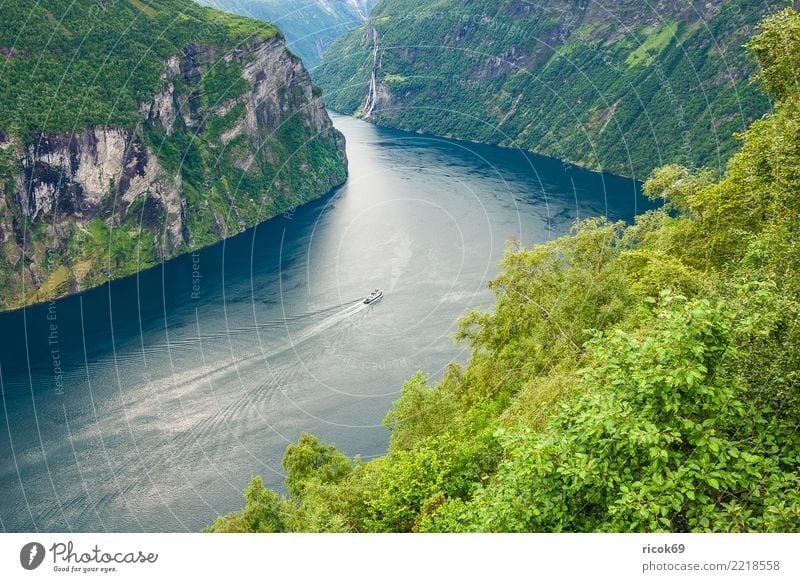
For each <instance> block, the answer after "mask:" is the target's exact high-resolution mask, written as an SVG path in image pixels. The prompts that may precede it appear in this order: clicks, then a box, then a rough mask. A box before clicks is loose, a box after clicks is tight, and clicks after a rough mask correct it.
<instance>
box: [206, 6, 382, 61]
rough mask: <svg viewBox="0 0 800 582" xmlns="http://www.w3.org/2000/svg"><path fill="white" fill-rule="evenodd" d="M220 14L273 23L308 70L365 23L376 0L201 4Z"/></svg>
mask: <svg viewBox="0 0 800 582" xmlns="http://www.w3.org/2000/svg"><path fill="white" fill-rule="evenodd" d="M198 2H200V3H201V4H205V5H207V6H213V7H214V8H218V9H220V10H225V11H228V12H233V13H235V14H241V15H243V16H249V17H251V18H258V19H261V20H267V21H269V22H274V23H275V24H276V25H277V26H279V27H280V29H281V30H282V31H283V32H284V34H285V35H286V42H287V45H288V47H289V49H290V50H292V51H293V52H295V53H296V54H297V56H299V57H300V58H301V59H303V63H304V64H305V65H306V67H307V68H308V69H309V70H313V69H314V67H316V66H317V65H318V64H319V61H320V59H321V58H322V54H323V52H324V51H325V49H327V48H328V46H329V45H330V44H331V43H332V42H333V41H334V40H335V39H336V38H338V37H339V36H340V35H342V34H343V33H345V32H347V31H349V30H352V29H353V28H356V27H357V26H359V25H361V24H363V23H364V22H366V20H367V18H368V17H369V12H370V10H371V9H372V6H373V5H374V4H375V2H376V0H198Z"/></svg>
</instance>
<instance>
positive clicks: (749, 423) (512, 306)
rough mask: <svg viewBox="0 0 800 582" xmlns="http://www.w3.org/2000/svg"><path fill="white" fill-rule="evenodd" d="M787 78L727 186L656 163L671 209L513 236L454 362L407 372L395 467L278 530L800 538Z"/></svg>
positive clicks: (295, 503)
mask: <svg viewBox="0 0 800 582" xmlns="http://www.w3.org/2000/svg"><path fill="white" fill-rule="evenodd" d="M774 22H775V21H772V20H770V21H767V23H766V24H765V26H764V32H763V33H762V35H766V36H758V37H756V38H755V39H754V40H753V41H752V43H751V45H753V46H762V44H763V43H764V42H767V40H768V39H769V38H770V35H771V34H774V31H771V29H770V26H771V24H770V23H773V24H774ZM780 22H782V23H784V25H786V26H789V27H790V28H791V30H783V31H782V32H781V34H782V35H788V36H789V37H793V35H794V34H795V32H796V31H794V28H792V27H800V21H799V20H798V19H797V18H796V15H795V14H794V13H787V14H784V15H783V16H781V20H780ZM799 29H800V28H799ZM774 50H778V49H777V48H774ZM760 59H761V62H762V63H771V62H773V61H772V58H771V56H770V55H769V54H766V55H762V56H761V57H760ZM780 87H787V85H785V84H781V85H780ZM788 87H789V89H790V91H789V92H788V93H787V94H786V95H785V96H783V97H782V98H780V99H779V101H778V102H777V103H776V107H775V112H774V113H773V114H771V115H769V116H765V117H764V119H762V120H761V121H758V122H755V123H754V124H753V125H752V126H751V127H750V129H749V130H747V131H746V132H745V133H744V134H743V135H742V136H741V139H742V142H743V145H742V148H741V150H740V151H739V152H738V153H737V154H735V155H734V156H733V158H732V159H731V160H730V162H729V163H728V166H727V170H726V172H725V174H724V175H723V176H722V177H721V178H720V179H718V180H716V181H715V179H714V177H713V176H714V173H713V172H710V171H707V170H699V171H697V170H689V169H687V168H684V167H682V166H679V165H672V166H667V167H664V168H661V169H659V170H657V171H655V172H654V173H653V175H652V177H651V179H650V180H649V181H648V182H647V184H646V185H645V192H646V193H647V195H648V196H650V197H651V198H654V199H663V200H664V201H665V205H664V207H663V208H661V209H659V210H655V211H651V212H648V213H646V214H644V215H642V216H639V217H637V219H636V222H635V224H633V225H624V224H621V223H618V224H615V223H609V222H608V221H605V220H601V219H592V220H588V221H584V222H582V223H579V224H578V225H576V227H575V229H574V231H573V233H572V235H571V236H568V237H564V238H562V239H558V240H555V241H551V242H549V243H547V244H544V245H540V246H537V247H534V248H532V249H525V248H521V247H520V246H519V245H517V244H514V243H512V244H510V245H509V248H508V250H507V252H506V256H505V258H504V260H503V271H502V272H501V274H500V275H499V276H498V277H497V278H496V279H495V280H494V281H493V282H492V283H491V284H490V287H491V289H492V291H493V292H494V294H495V297H496V301H495V305H494V308H493V309H492V310H491V311H475V312H472V313H469V314H467V315H466V316H465V317H464V318H462V320H461V321H460V325H459V330H458V333H457V337H458V339H459V340H460V341H462V342H465V343H466V344H467V345H468V346H469V347H470V348H472V354H471V357H470V360H469V363H468V364H467V366H466V367H465V368H463V369H462V368H461V367H460V366H458V365H455V364H452V365H451V366H450V368H449V369H448V370H447V372H446V373H445V374H444V377H443V378H442V379H441V380H440V381H439V382H438V383H437V384H435V385H433V386H431V385H430V384H429V381H428V378H427V377H426V376H425V375H423V374H421V373H419V374H417V375H416V376H414V377H413V378H412V379H410V380H409V381H408V382H406V384H405V385H404V387H403V391H402V395H401V397H400V399H399V400H398V401H397V402H396V403H395V407H394V409H393V410H392V411H391V412H390V413H389V414H388V415H387V418H386V424H387V426H388V427H389V429H390V430H391V433H392V434H391V442H390V447H389V451H388V453H387V455H386V456H384V457H381V458H378V459H375V460H372V461H370V462H368V463H365V464H358V465H357V466H355V467H354V469H353V470H352V471H350V472H349V473H347V475H346V476H345V477H344V478H342V479H341V480H340V481H338V482H336V483H333V482H332V481H331V480H328V481H326V482H325V483H324V484H322V485H321V486H318V487H316V488H313V489H312V488H308V487H306V488H305V489H304V492H303V493H301V494H300V495H299V496H293V498H292V501H291V504H288V505H287V504H284V505H283V506H282V507H284V508H285V509H286V511H287V515H288V517H287V518H286V520H285V523H287V524H289V525H288V529H290V530H292V531H319V529H320V528H326V527H330V528H331V530H335V531H427V532H443V531H609V532H618V531H625V532H629V531H636V532H662V531H693V532H706V531H712V532H739V531H749V532H786V531H790V532H796V531H800V433H798V431H797V427H798V425H799V424H800V325H798V323H800V242H798V241H800V203H799V202H798V200H799V199H798V192H800V173H798V168H800V159H798V155H800V153H799V152H800V108H799V107H798V102H799V101H800V93H798V91H797V89H796V88H794V89H793V88H791V87H790V86H788ZM304 438H306V437H304ZM341 462H342V463H343V464H344V461H341ZM323 465H324V463H323ZM304 474H305V473H304ZM294 475H295V473H294V470H292V471H290V474H289V475H288V476H287V483H290V482H292V481H291V480H292V479H294V478H295V476H294ZM312 481H314V479H312ZM316 481H320V480H316ZM296 491H297V490H296ZM337 500H344V501H337Z"/></svg>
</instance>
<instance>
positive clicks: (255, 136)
mask: <svg viewBox="0 0 800 582" xmlns="http://www.w3.org/2000/svg"><path fill="white" fill-rule="evenodd" d="M2 8H3V23H2V26H0V309H8V308H13V307H18V306H21V305H25V304H29V303H32V302H37V301H44V300H49V299H52V298H55V297H59V296H63V295H65V294H68V293H71V292H75V291H79V290H82V289H86V288H89V287H91V286H94V285H98V284H100V283H103V282H104V281H107V280H109V279H113V278H118V277H122V276H125V275H130V274H132V273H135V272H137V271H139V270H142V269H144V268H147V267H150V266H153V265H155V264H158V263H159V262H160V261H162V260H164V259H167V258H170V257H172V256H175V255H177V254H179V253H182V252H186V251H189V250H191V249H194V248H199V247H201V246H204V245H208V244H210V243H213V242H216V241H218V240H220V239H222V238H224V237H227V236H231V235H233V234H236V233H238V232H241V231H242V230H244V229H245V228H248V227H251V226H253V225H255V224H257V223H259V222H261V221H263V220H266V219H267V218H270V217H272V216H275V215H276V214H279V213H280V212H283V211H285V210H287V209H289V208H292V207H295V206H297V205H298V204H301V203H303V202H306V201H308V200H310V199H313V198H315V197H318V196H320V195H322V194H324V193H325V192H327V191H328V190H330V189H331V188H333V187H334V186H336V185H338V184H340V183H341V182H342V181H343V180H344V179H345V176H346V158H345V153H344V140H343V137H342V136H341V134H340V133H339V132H337V131H336V130H335V129H334V128H333V126H332V124H331V122H330V119H329V118H328V117H327V114H326V113H325V111H324V107H323V104H322V99H321V93H320V91H319V88H317V87H315V86H313V85H312V82H311V79H310V77H309V75H308V73H307V72H306V70H305V69H304V68H303V65H302V63H301V62H300V60H299V59H298V58H297V57H295V56H294V55H292V54H291V53H290V52H289V51H288V50H287V49H286V47H285V43H284V39H283V35H282V34H281V33H280V31H279V30H278V29H277V28H276V27H275V26H273V25H272V24H269V23H266V22H259V21H256V20H252V19H248V18H243V17H240V16H234V15H231V14H225V13H222V12H219V11H217V10H213V9H211V8H206V7H201V6H198V5H197V4H195V3H194V2H192V1H190V0H162V1H158V2H155V1H152V0H76V1H73V0H53V1H51V2H46V3H42V2H40V3H30V2H21V1H10V2H4V3H3V4H2Z"/></svg>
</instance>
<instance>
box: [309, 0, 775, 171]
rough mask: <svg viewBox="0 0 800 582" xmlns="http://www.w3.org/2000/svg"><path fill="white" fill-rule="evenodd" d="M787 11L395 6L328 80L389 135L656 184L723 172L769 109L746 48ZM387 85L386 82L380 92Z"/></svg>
mask: <svg viewBox="0 0 800 582" xmlns="http://www.w3.org/2000/svg"><path fill="white" fill-rule="evenodd" d="M786 5H787V2H786V1H785V0H766V1H763V2H751V1H750V0H712V1H710V2H659V3H655V4H654V3H645V2H640V1H639V0H581V1H580V2H575V1H573V0H552V1H548V2H527V1H523V0H501V1H494V0H492V1H488V0H479V1H473V2H462V1H460V0H440V1H437V2H430V1H429V0H402V1H400V0H381V1H380V2H378V3H377V4H376V6H375V7H374V8H373V11H372V13H371V16H370V20H369V21H368V23H367V24H366V25H364V26H362V27H360V28H358V29H356V30H354V31H351V32H350V33H347V34H345V35H343V36H342V37H341V38H340V39H339V40H338V41H336V43H334V45H332V46H331V48H330V49H329V50H328V51H327V53H326V55H325V57H324V58H323V61H322V63H321V64H320V66H319V67H318V68H317V69H316V71H315V79H316V80H317V81H318V82H319V83H320V84H321V85H322V86H323V88H324V89H325V91H326V95H327V102H328V105H329V106H331V107H332V108H334V109H336V110H337V111H342V112H345V113H352V112H356V113H357V114H359V115H362V116H364V117H365V118H367V119H369V120H372V121H374V122H376V123H378V124H380V125H385V126H389V127H396V128H400V129H405V130H410V131H417V130H419V131H423V132H427V133H433V134H436V135H444V136H452V137H458V138H463V139H470V140H476V141H481V142H486V143H491V144H499V145H502V146H513V147H523V148H526V149H530V150H533V151H535V152H538V153H541V154H546V155H550V156H553V157H556V158H559V159H564V160H569V161H572V162H576V163H578V164H581V165H583V166H587V167H590V168H594V169H604V170H608V171H611V172H615V173H618V174H622V175H626V176H633V177H636V178H638V179H644V178H645V177H646V176H647V173H648V172H649V171H651V170H652V169H653V168H655V167H657V166H659V165H663V164H666V163H670V162H680V163H682V164H684V165H687V166H690V167H697V166H708V167H714V168H717V169H719V170H721V169H722V168H723V167H724V163H725V161H726V160H727V159H728V157H729V156H730V154H731V153H732V152H733V151H734V150H735V140H733V139H732V138H731V134H732V133H734V132H740V131H742V130H743V129H744V128H745V127H746V126H747V124H748V123H749V122H750V121H752V120H753V119H756V118H758V117H760V116H761V115H762V114H763V113H765V112H767V111H768V110H769V101H768V99H767V98H766V97H765V96H763V95H761V94H759V93H758V91H757V89H756V88H755V87H753V86H752V85H751V84H750V83H749V81H748V79H749V76H750V73H751V71H752V65H751V62H750V61H748V60H747V59H746V57H745V55H744V51H743V49H742V48H741V45H742V44H743V43H744V42H745V40H746V39H747V37H748V35H749V33H750V32H751V30H752V27H753V26H754V25H755V23H757V22H758V20H759V19H760V18H761V17H762V16H763V15H765V14H766V13H768V12H774V11H776V10H779V9H780V8H782V7H785V6H786ZM373 73H374V79H373Z"/></svg>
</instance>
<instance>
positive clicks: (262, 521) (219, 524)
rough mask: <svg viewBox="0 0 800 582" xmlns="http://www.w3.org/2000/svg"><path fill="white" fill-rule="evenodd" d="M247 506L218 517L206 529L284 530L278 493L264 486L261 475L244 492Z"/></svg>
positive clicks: (235, 531) (237, 530) (215, 530)
mask: <svg viewBox="0 0 800 582" xmlns="http://www.w3.org/2000/svg"><path fill="white" fill-rule="evenodd" d="M244 500H245V507H244V509H242V510H241V511H239V512H236V513H232V514H230V515H227V516H225V517H220V518H217V520H216V521H215V522H214V525H212V526H210V527H208V528H207V529H206V531H208V532H212V531H213V532H216V533H245V532H251V531H258V532H263V533H275V532H281V531H283V530H284V526H283V521H282V518H281V512H280V507H279V498H278V494H277V493H275V492H274V491H270V490H268V489H265V488H264V481H263V480H262V479H261V477H253V479H252V480H251V481H250V484H249V485H248V486H247V489H246V490H245V492H244Z"/></svg>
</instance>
